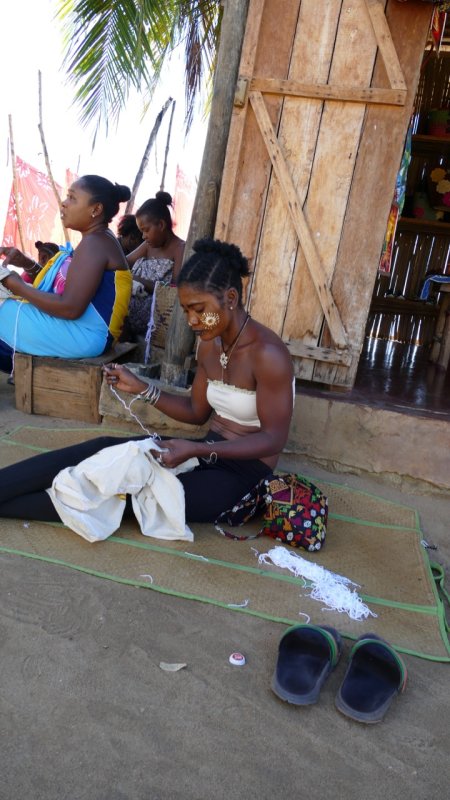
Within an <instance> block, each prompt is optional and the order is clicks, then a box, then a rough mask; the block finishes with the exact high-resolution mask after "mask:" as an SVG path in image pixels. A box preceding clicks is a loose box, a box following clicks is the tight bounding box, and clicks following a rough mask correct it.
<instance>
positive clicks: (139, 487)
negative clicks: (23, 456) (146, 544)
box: [47, 437, 198, 542]
mask: <svg viewBox="0 0 450 800" xmlns="http://www.w3.org/2000/svg"><path fill="white" fill-rule="evenodd" d="M150 450H158V451H162V452H164V445H163V443H162V445H159V444H158V443H157V442H156V441H155V440H154V439H153V438H152V437H150V438H148V439H143V440H141V441H138V442H136V441H130V442H125V443H123V444H117V445H113V446H112V447H105V448H104V449H103V450H99V452H98V453H96V454H95V455H93V456H91V457H90V458H86V459H85V460H84V461H81V462H80V463H79V464H77V465H76V466H75V467H67V468H66V469H63V470H61V472H59V473H58V475H57V476H56V477H55V479H54V481H53V484H52V486H51V488H50V489H47V492H48V494H49V495H50V498H51V500H52V502H53V505H54V506H55V509H56V511H57V512H58V514H59V516H60V517H61V519H62V521H63V522H64V524H65V525H67V526H68V527H69V528H71V529H72V530H73V531H75V533H78V534H79V535H80V536H82V537H83V538H84V539H87V541H88V542H98V541H102V540H103V539H107V538H108V536H111V535H112V534H113V533H114V531H116V530H117V529H118V528H119V527H120V523H121V521H122V516H123V512H124V510H125V501H126V495H127V494H130V495H131V497H132V505H133V511H134V514H135V516H136V519H137V521H138V523H139V526H140V528H141V531H142V533H143V534H144V536H152V537H154V538H156V539H170V540H174V539H181V540H184V541H188V542H192V541H193V539H194V536H193V533H192V531H191V530H190V528H188V526H187V525H186V520H185V502H184V489H183V485H182V484H181V482H180V481H179V480H178V478H177V477H176V474H177V473H180V472H187V471H188V470H191V469H193V468H194V467H195V466H196V465H197V464H198V460H197V459H196V458H191V459H189V460H188V461H185V462H184V463H183V464H180V465H179V466H178V467H176V468H175V469H173V470H172V469H167V467H163V466H161V464H159V463H158V462H157V461H156V459H155V458H154V457H153V455H152V454H151V453H150Z"/></svg>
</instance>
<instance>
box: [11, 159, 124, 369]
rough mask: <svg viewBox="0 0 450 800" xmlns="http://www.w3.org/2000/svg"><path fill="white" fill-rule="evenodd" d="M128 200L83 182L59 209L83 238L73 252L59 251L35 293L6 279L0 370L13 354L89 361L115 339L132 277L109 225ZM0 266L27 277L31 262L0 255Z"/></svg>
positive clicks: (101, 182)
mask: <svg viewBox="0 0 450 800" xmlns="http://www.w3.org/2000/svg"><path fill="white" fill-rule="evenodd" d="M129 197H130V190H129V188H128V187H127V186H119V185H118V184H113V183H111V181H109V180H107V179H106V178H102V177H100V176H99V175H85V176H84V177H82V178H79V179H78V180H77V181H75V182H74V183H73V184H72V186H71V187H70V189H69V191H68V194H67V198H66V199H65V200H64V202H63V203H62V204H61V218H62V220H63V223H64V225H65V227H66V228H70V229H72V230H75V231H79V232H80V233H81V236H82V238H81V242H80V243H79V245H78V246H77V247H76V248H75V250H72V248H71V246H70V245H68V246H67V247H66V248H61V250H60V251H59V253H58V254H57V255H56V256H55V257H54V258H53V259H51V260H50V261H49V262H48V263H47V264H46V266H45V268H44V269H43V270H42V271H41V272H40V273H39V275H38V276H37V278H36V279H35V281H34V284H33V286H30V284H27V283H25V282H24V281H23V280H22V279H21V278H20V276H19V275H18V274H17V273H15V272H11V273H10V274H9V275H7V277H5V278H3V279H2V283H3V286H4V287H6V288H7V289H8V290H10V291H11V292H12V294H13V295H14V297H11V298H10V299H7V300H5V301H4V303H3V304H2V305H1V307H0V369H2V370H3V371H8V372H9V371H11V368H12V363H13V354H14V352H15V351H16V350H18V351H19V352H22V353H29V354H30V355H37V356H57V357H60V358H89V357H94V356H98V355H101V354H102V353H103V352H104V351H105V350H107V349H108V348H109V347H110V345H111V344H112V342H113V341H114V340H115V339H117V338H118V337H119V336H120V333H121V330H122V325H123V321H124V319H125V316H126V314H127V310H128V304H129V301H130V296H131V283H132V280H131V273H130V271H129V268H128V264H127V262H126V259H125V256H124V254H123V251H122V248H121V247H120V245H119V243H118V241H117V239H116V237H115V236H114V234H113V233H112V232H111V231H110V230H109V229H108V223H109V222H111V220H112V218H113V217H114V216H115V215H116V214H117V213H118V211H119V204H120V203H121V202H123V201H126V200H127V199H128V198H129ZM0 257H5V258H4V261H3V266H4V267H6V266H7V265H9V264H11V265H14V266H16V267H21V268H22V269H25V270H27V269H28V270H29V269H30V268H32V267H33V266H34V262H33V260H32V259H31V258H29V257H28V256H26V255H24V254H23V253H21V252H20V250H17V249H16V248H13V247H0Z"/></svg>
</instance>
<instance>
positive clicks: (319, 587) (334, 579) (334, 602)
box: [258, 547, 377, 620]
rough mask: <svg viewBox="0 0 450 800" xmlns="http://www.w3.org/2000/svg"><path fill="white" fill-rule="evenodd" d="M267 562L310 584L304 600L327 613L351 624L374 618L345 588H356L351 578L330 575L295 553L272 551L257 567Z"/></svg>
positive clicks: (263, 557)
mask: <svg viewBox="0 0 450 800" xmlns="http://www.w3.org/2000/svg"><path fill="white" fill-rule="evenodd" d="M269 560H270V561H271V562H272V564H274V565H275V566H276V567H281V568H282V569H288V570H290V572H293V573H294V575H296V576H297V577H303V578H306V579H307V580H308V581H310V582H311V583H312V584H313V586H312V589H311V592H310V594H309V595H307V596H308V597H310V598H311V599H312V600H319V601H321V602H322V603H324V604H325V605H326V606H327V610H328V611H339V612H340V613H344V612H345V613H346V614H348V616H349V617H350V619H354V620H362V619H367V617H376V616H377V614H374V613H373V611H371V610H370V609H369V608H368V606H366V605H365V604H364V603H363V601H362V600H361V598H360V597H359V595H358V593H357V592H356V591H355V590H351V589H349V588H348V587H349V586H358V584H357V583H354V581H351V580H350V578H346V577H345V576H343V575H337V574H336V573H334V572H330V571H329V570H327V569H325V568H324V567H321V566H320V565H319V564H313V563H311V562H310V561H307V560H306V558H302V557H301V556H299V555H297V554H296V553H290V552H288V551H287V550H285V549H284V548H283V547H274V548H272V550H269V552H268V553H262V554H261V555H260V556H259V558H258V561H259V563H260V564H268V563H269Z"/></svg>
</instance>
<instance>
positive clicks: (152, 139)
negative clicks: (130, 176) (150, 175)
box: [125, 97, 173, 214]
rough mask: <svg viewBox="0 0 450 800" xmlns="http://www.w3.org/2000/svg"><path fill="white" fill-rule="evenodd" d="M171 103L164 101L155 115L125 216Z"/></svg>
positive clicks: (128, 212)
mask: <svg viewBox="0 0 450 800" xmlns="http://www.w3.org/2000/svg"><path fill="white" fill-rule="evenodd" d="M172 102H173V100H172V98H171V97H169V99H168V100H166V102H165V103H164V105H163V107H162V109H161V111H160V112H159V114H157V117H156V119H155V124H154V125H153V128H152V130H151V133H150V136H149V139H148V142H147V147H146V148H145V152H144V155H143V156H142V161H141V166H140V167H139V169H138V172H137V175H136V177H135V179H134V184H133V188H132V190H131V197H130V199H129V200H128V203H127V204H126V206H125V214H131V213H132V211H133V206H134V201H135V199H136V195H137V193H138V189H139V186H140V185H141V181H142V178H143V176H144V172H145V170H146V169H147V164H148V159H149V156H150V152H151V149H152V147H153V145H154V142H155V139H156V136H157V134H158V131H159V129H160V127H161V122H162V119H163V117H164V114H165V113H166V111H167V109H168V108H169V106H170V104H171V103H172Z"/></svg>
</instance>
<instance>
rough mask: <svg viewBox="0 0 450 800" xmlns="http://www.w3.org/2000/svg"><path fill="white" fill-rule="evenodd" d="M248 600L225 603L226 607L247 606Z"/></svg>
mask: <svg viewBox="0 0 450 800" xmlns="http://www.w3.org/2000/svg"><path fill="white" fill-rule="evenodd" d="M249 602H250V600H244V601H243V602H242V603H227V608H247V606H248V604H249Z"/></svg>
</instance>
